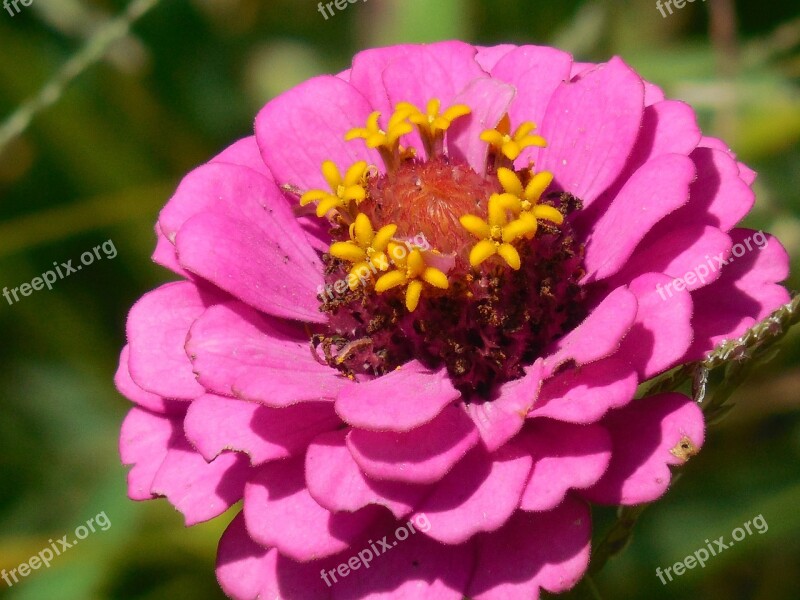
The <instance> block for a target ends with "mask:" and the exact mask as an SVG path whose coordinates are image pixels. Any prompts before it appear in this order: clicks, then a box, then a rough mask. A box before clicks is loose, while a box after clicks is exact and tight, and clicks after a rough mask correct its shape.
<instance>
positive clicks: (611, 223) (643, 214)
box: [584, 154, 695, 281]
mask: <svg viewBox="0 0 800 600" xmlns="http://www.w3.org/2000/svg"><path fill="white" fill-rule="evenodd" d="M694 177H695V169H694V164H693V163H692V161H691V159H689V158H688V157H686V156H680V155H678V154H667V155H664V156H661V157H659V158H656V159H653V160H651V161H650V162H648V163H647V164H645V165H644V166H643V167H642V168H640V169H639V170H638V171H636V173H634V174H633V175H632V176H631V178H630V179H629V180H628V181H627V183H626V184H625V185H624V186H623V188H622V190H620V192H619V195H617V197H616V198H615V199H614V201H613V202H612V203H611V205H610V206H609V208H608V210H607V211H606V212H605V213H604V214H603V216H602V217H600V219H599V220H598V221H597V223H596V224H595V226H594V230H593V231H592V235H591V239H590V240H589V242H588V243H587V244H586V258H585V260H584V263H585V266H586V271H587V277H586V278H587V280H588V281H594V280H597V279H604V278H606V277H608V276H609V275H613V274H614V273H616V272H617V271H619V270H620V269H621V268H622V267H623V266H624V265H625V263H626V261H627V260H628V259H629V258H630V256H631V254H633V251H634V250H635V248H636V246H637V245H638V244H639V242H640V241H641V240H642V238H643V237H644V236H645V234H646V233H647V232H648V231H650V229H652V228H653V226H654V225H655V224H656V223H658V222H659V221H660V220H661V219H663V218H664V217H665V216H666V215H668V214H669V213H671V212H672V211H674V210H676V209H677V208H679V207H680V206H682V205H683V204H686V202H687V201H688V199H689V184H690V183H691V182H692V180H693V179H694Z"/></svg>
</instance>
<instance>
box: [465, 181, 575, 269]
mask: <svg viewBox="0 0 800 600" xmlns="http://www.w3.org/2000/svg"><path fill="white" fill-rule="evenodd" d="M520 187H521V184H520ZM515 199H517V198H516V197H515V196H513V195H510V194H508V193H506V194H492V195H491V197H490V198H489V207H488V213H489V214H488V219H487V220H486V221H484V220H483V219H481V218H480V217H478V216H475V215H464V216H463V217H461V219H459V220H460V221H461V225H462V226H463V227H464V229H466V230H467V231H469V232H470V233H471V234H472V235H473V236H475V237H476V238H477V239H478V240H479V241H478V242H477V243H476V244H475V245H474V246H473V247H472V250H470V253H469V264H471V265H472V266H473V267H478V266H480V265H481V264H482V263H483V262H484V261H486V260H487V259H489V258H491V257H492V256H494V255H495V254H497V255H499V256H500V257H501V258H502V259H503V260H504V261H505V262H506V264H508V266H509V267H511V268H512V269H514V270H517V269H519V268H520V266H521V259H520V256H519V252H518V251H517V249H516V248H515V247H514V246H513V243H514V242H515V241H517V240H519V239H522V238H529V237H532V236H533V234H535V233H536V228H537V222H536V219H535V218H533V217H532V216H530V215H528V214H524V215H521V216H520V218H518V219H515V220H513V221H511V222H510V223H509V222H508V216H507V213H508V211H509V210H510V208H509V204H511V205H512V207H513V206H514V203H513V200H515ZM517 200H518V199H517ZM537 208H539V207H537ZM553 210H555V209H553ZM556 212H558V211H556ZM559 214H560V213H559Z"/></svg>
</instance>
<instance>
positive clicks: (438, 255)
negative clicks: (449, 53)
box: [300, 100, 584, 401]
mask: <svg viewBox="0 0 800 600" xmlns="http://www.w3.org/2000/svg"><path fill="white" fill-rule="evenodd" d="M440 109H441V105H440V103H439V101H438V100H431V101H430V102H429V103H428V105H427V107H426V111H425V112H423V111H422V110H420V109H419V108H417V107H415V106H413V105H411V104H409V103H406V102H401V103H400V104H398V105H397V107H396V109H395V112H394V113H393V115H392V116H391V118H390V119H389V120H388V122H387V123H386V125H385V127H386V128H385V129H382V128H381V126H380V125H379V119H380V114H379V113H373V114H372V115H371V116H370V118H369V119H368V121H367V123H366V126H365V127H363V128H356V129H353V130H351V131H349V132H347V134H346V136H345V139H347V140H355V139H363V140H364V142H365V143H366V144H367V146H368V147H370V148H375V149H377V150H378V152H379V153H380V154H381V157H382V159H383V161H384V163H385V166H386V169H385V173H379V171H378V169H377V168H375V167H371V166H369V165H367V164H366V163H365V162H358V163H356V164H354V165H352V166H350V167H349V168H348V169H347V171H346V172H345V173H344V175H343V174H342V173H341V171H340V170H339V168H338V166H337V165H335V164H334V163H332V162H331V161H325V163H323V165H322V172H323V175H324V177H325V179H326V181H327V183H328V184H329V186H330V190H331V191H326V190H309V191H306V192H305V193H304V194H302V196H301V199H300V203H301V205H308V204H311V203H315V204H316V214H317V216H318V217H320V218H326V219H327V220H328V221H329V222H330V224H331V227H332V229H331V237H332V239H333V243H332V244H331V247H330V250H329V252H328V253H326V254H324V255H323V260H324V262H325V265H326V269H325V281H326V284H325V285H324V286H321V288H320V289H319V298H320V301H321V303H322V304H321V310H323V311H325V312H327V313H328V314H329V325H328V330H327V331H325V332H323V333H318V334H315V335H314V337H313V338H312V344H313V348H314V351H315V352H316V353H317V356H318V357H319V358H320V360H321V361H324V362H326V363H327V364H330V365H331V366H333V367H335V368H337V369H339V370H341V371H342V372H344V373H346V374H347V375H348V376H350V377H356V376H358V375H361V374H365V375H377V376H379V375H382V374H384V373H386V372H388V371H390V370H392V369H394V368H396V367H397V366H399V365H401V364H403V363H404V362H407V361H408V360H411V359H417V360H420V361H422V362H424V363H425V364H427V365H429V366H430V367H432V368H435V367H439V366H442V365H444V366H445V367H446V368H447V371H448V373H449V375H450V377H451V380H452V381H453V384H454V385H455V386H456V387H457V388H459V390H461V391H462V393H463V394H464V397H465V398H466V399H467V401H476V400H479V399H480V398H487V397H489V396H490V395H491V392H492V390H493V389H494V387H495V386H496V385H497V384H499V383H502V382H503V381H508V380H510V379H515V378H518V377H520V376H522V375H523V367H524V366H526V365H529V364H531V363H532V362H533V361H534V360H535V359H536V357H537V356H538V355H540V354H541V352H542V351H543V350H544V348H545V346H546V345H548V344H549V343H551V342H552V341H553V340H555V339H556V338H558V337H559V336H560V335H562V334H563V333H564V332H565V331H567V330H569V329H570V328H572V327H574V326H575V325H576V324H577V323H578V322H579V321H580V320H581V319H582V318H583V316H584V309H583V291H582V290H581V287H580V285H579V281H580V278H581V277H582V275H583V272H584V271H583V266H582V260H583V246H582V245H581V244H579V243H578V242H577V241H576V237H575V235H574V234H573V232H572V228H571V225H570V222H569V219H568V218H567V217H568V216H569V215H570V213H571V212H573V211H575V210H578V209H580V207H581V203H580V200H578V199H577V198H574V197H573V196H571V195H570V194H567V193H546V192H547V188H548V187H549V185H550V183H551V182H552V179H553V177H552V174H550V173H548V172H539V173H536V172H534V170H533V169H523V170H514V167H513V161H514V160H515V159H516V158H517V157H518V156H519V155H520V153H521V152H522V150H524V149H525V148H526V147H529V146H544V145H545V140H544V139H543V138H541V137H540V136H537V135H531V132H532V131H533V130H534V129H535V127H536V126H535V125H534V124H533V123H523V124H521V125H520V126H519V127H518V128H517V129H516V131H515V132H514V133H513V134H512V133H511V128H510V122H509V120H508V117H507V116H505V117H504V118H503V119H502V120H501V122H500V124H499V125H498V127H497V129H494V130H487V131H484V132H483V133H482V134H481V140H483V141H485V142H486V143H487V144H488V146H489V164H488V167H487V169H486V175H481V174H479V173H476V172H475V171H474V170H473V169H472V168H471V167H470V166H469V165H467V164H465V163H463V162H460V161H457V160H454V159H452V158H451V157H449V156H447V155H446V153H445V152H444V147H445V146H444V139H445V136H446V133H447V130H448V129H449V128H450V125H451V124H452V122H453V121H454V120H456V119H459V118H463V117H465V116H466V115H468V114H469V113H470V109H469V107H467V106H464V105H456V106H452V107H449V108H447V109H446V110H445V111H444V112H441V111H440ZM414 127H416V128H417V130H418V132H419V135H420V138H421V140H422V144H423V147H424V150H425V155H426V157H425V159H422V158H421V157H420V156H419V154H418V153H417V151H416V149H412V148H404V147H402V146H401V145H400V140H401V138H403V136H405V135H407V134H409V133H411V132H412V131H413V130H414ZM320 351H321V353H320Z"/></svg>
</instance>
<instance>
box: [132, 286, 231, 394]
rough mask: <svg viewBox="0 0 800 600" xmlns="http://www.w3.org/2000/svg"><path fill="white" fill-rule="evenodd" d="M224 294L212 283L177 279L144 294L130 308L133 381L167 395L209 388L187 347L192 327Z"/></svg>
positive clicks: (142, 386) (147, 389)
mask: <svg viewBox="0 0 800 600" xmlns="http://www.w3.org/2000/svg"><path fill="white" fill-rule="evenodd" d="M221 300H223V297H222V296H221V295H220V294H218V293H216V292H213V291H210V290H209V289H208V288H205V287H203V288H201V287H198V286H196V285H194V284H193V283H189V282H176V283H168V284H166V285H162V286H161V287H160V288H157V289H155V290H153V291H152V292H150V293H148V294H145V295H144V296H142V297H141V298H140V299H139V301H138V302H136V304H134V305H133V307H132V308H131V310H130V313H129V314H128V323H127V336H128V344H129V346H130V350H129V352H130V356H129V359H128V368H129V369H130V375H131V377H132V378H133V381H134V382H135V383H136V384H137V385H139V386H140V387H141V388H143V389H144V390H146V391H148V392H151V393H153V394H158V395H159V396H162V397H164V398H179V399H187V400H188V399H192V398H197V397H198V396H200V395H202V394H203V393H204V392H205V390H204V389H203V386H202V385H200V384H199V383H197V381H196V380H195V376H194V373H193V372H192V363H191V362H190V361H189V357H188V356H187V355H186V352H185V350H184V344H185V343H186V335H187V333H188V332H189V327H190V326H191V325H192V323H193V322H194V320H195V319H197V317H199V316H200V315H201V314H202V313H203V311H204V310H205V309H206V308H208V307H209V306H211V305H212V304H213V303H215V302H219V301H221Z"/></svg>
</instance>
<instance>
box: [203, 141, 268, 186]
mask: <svg viewBox="0 0 800 600" xmlns="http://www.w3.org/2000/svg"><path fill="white" fill-rule="evenodd" d="M209 162H215V163H230V164H233V165H239V166H242V167H248V168H249V169H253V170H254V171H257V172H258V173H260V174H261V175H263V176H264V177H267V178H269V179H270V180H272V173H270V172H269V169H267V165H265V164H264V161H263V160H262V158H261V151H260V150H259V149H258V143H257V142H256V136H254V135H249V136H247V137H245V138H242V139H240V140H238V141H236V142H234V143H233V144H231V145H230V146H228V147H227V148H225V149H224V150H223V151H222V152H220V153H219V154H217V155H216V156H215V157H214V158H212V159H211V160H210V161H209Z"/></svg>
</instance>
